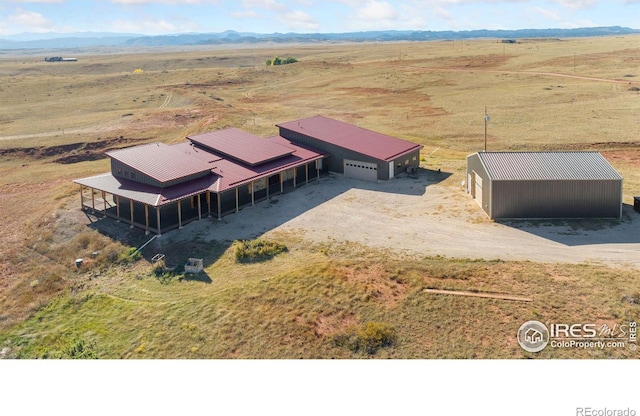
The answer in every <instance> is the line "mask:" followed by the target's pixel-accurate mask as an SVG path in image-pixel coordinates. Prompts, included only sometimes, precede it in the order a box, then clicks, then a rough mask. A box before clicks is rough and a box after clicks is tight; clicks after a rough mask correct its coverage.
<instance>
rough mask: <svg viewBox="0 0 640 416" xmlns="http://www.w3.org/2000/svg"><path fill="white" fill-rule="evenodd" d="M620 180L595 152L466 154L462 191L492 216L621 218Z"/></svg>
mask: <svg viewBox="0 0 640 416" xmlns="http://www.w3.org/2000/svg"><path fill="white" fill-rule="evenodd" d="M622 180H623V179H622V176H620V174H619V173H618V172H617V171H616V170H615V169H614V168H613V167H612V166H611V164H609V162H608V161H607V160H606V159H605V158H604V157H603V156H602V155H601V154H600V153H598V152H479V153H474V154H472V155H469V156H467V181H466V184H467V192H468V193H469V194H471V196H472V197H473V198H474V199H475V200H476V201H477V202H478V204H479V205H480V206H481V207H482V209H483V210H484V211H485V212H486V213H487V215H489V217H491V218H493V219H516V218H621V217H622Z"/></svg>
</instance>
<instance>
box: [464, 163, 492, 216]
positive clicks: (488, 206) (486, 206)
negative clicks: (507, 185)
mask: <svg viewBox="0 0 640 416" xmlns="http://www.w3.org/2000/svg"><path fill="white" fill-rule="evenodd" d="M473 172H475V173H476V174H477V175H478V176H479V177H480V178H482V201H481V204H480V206H481V208H482V210H483V211H484V212H486V213H487V215H489V216H490V217H491V210H492V194H493V186H492V181H491V178H489V175H488V174H487V171H486V170H485V168H484V166H483V164H482V161H481V160H480V157H479V156H478V153H475V154H473V155H470V156H468V157H467V178H468V177H469V175H470V174H471V175H473Z"/></svg>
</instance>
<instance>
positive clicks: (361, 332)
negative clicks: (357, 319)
mask: <svg viewBox="0 0 640 416" xmlns="http://www.w3.org/2000/svg"><path fill="white" fill-rule="evenodd" d="M397 338H398V337H397V335H396V330H395V328H394V327H393V325H390V324H388V323H384V322H367V323H365V324H364V325H363V326H361V327H359V328H351V329H350V330H349V331H348V332H347V333H345V334H340V335H336V336H334V337H333V342H334V343H335V344H336V346H338V347H346V348H348V349H350V350H351V351H353V352H364V353H366V354H370V355H373V354H375V353H376V352H378V350H379V349H380V348H386V347H391V346H393V345H394V344H395V343H396V341H397Z"/></svg>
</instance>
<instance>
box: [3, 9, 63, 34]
mask: <svg viewBox="0 0 640 416" xmlns="http://www.w3.org/2000/svg"><path fill="white" fill-rule="evenodd" d="M8 20H9V22H10V23H12V24H15V25H18V26H21V27H23V28H24V30H25V31H30V32H49V31H51V30H52V29H53V27H54V26H55V25H54V23H53V22H52V21H51V20H49V19H47V18H46V17H44V16H43V15H41V14H40V13H37V12H32V11H29V10H24V9H17V10H16V12H15V14H12V15H9V18H8Z"/></svg>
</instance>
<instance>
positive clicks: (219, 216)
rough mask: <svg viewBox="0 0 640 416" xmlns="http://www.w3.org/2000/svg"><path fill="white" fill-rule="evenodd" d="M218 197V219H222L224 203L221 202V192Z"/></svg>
mask: <svg viewBox="0 0 640 416" xmlns="http://www.w3.org/2000/svg"><path fill="white" fill-rule="evenodd" d="M216 199H217V200H218V221H220V220H221V219H222V203H221V202H220V192H218V193H217V194H216Z"/></svg>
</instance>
